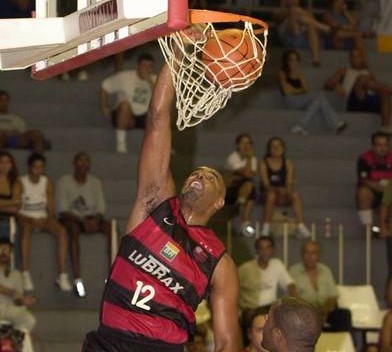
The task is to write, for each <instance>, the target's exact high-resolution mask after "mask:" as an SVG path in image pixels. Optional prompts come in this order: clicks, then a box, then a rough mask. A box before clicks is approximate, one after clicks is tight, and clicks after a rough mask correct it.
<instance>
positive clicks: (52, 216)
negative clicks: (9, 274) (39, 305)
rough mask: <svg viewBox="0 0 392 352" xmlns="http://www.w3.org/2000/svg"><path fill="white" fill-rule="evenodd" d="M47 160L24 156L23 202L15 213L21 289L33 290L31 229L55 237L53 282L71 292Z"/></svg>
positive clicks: (64, 241)
mask: <svg viewBox="0 0 392 352" xmlns="http://www.w3.org/2000/svg"><path fill="white" fill-rule="evenodd" d="M45 164H46V159H45V157H44V156H42V155H41V154H37V153H33V154H31V155H30V156H29V158H28V159H27V166H28V173H27V175H24V176H21V177H20V182H21V184H22V205H21V207H20V210H19V213H18V224H19V227H20V236H21V238H20V242H21V254H22V270H23V272H22V275H23V282H24V289H25V290H26V291H33V290H34V284H33V279H32V277H31V274H30V249H31V236H32V234H33V232H37V231H44V232H49V233H50V234H53V235H54V236H56V238H57V265H58V272H59V274H58V277H57V279H56V284H57V285H58V286H59V288H60V289H61V290H62V291H71V290H72V286H71V284H70V283H69V278H68V274H67V273H66V269H65V268H66V261H67V250H68V248H67V247H68V239H67V233H66V231H65V228H64V226H63V225H61V224H60V223H59V222H58V221H57V220H56V210H55V201H54V190H53V184H52V181H51V180H50V178H49V177H48V176H46V175H44V173H45Z"/></svg>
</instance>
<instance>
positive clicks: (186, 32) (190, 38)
mask: <svg viewBox="0 0 392 352" xmlns="http://www.w3.org/2000/svg"><path fill="white" fill-rule="evenodd" d="M205 28H206V25H205V24H202V23H199V24H193V25H192V26H190V27H188V28H185V29H183V30H182V31H181V37H182V38H183V40H184V42H185V44H191V43H195V42H202V41H205V40H207V35H206V33H205V32H204V30H205Z"/></svg>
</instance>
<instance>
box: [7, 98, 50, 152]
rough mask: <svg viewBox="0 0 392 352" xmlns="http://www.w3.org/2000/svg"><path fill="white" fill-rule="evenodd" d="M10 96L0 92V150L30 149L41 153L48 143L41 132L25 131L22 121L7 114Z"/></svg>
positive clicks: (18, 117) (11, 114)
mask: <svg viewBox="0 0 392 352" xmlns="http://www.w3.org/2000/svg"><path fill="white" fill-rule="evenodd" d="M9 102H10V95H9V94H8V93H7V92H6V91H4V90H0V148H16V149H31V150H33V151H36V152H42V151H43V150H44V149H48V148H49V142H47V141H46V140H45V138H44V135H43V134H42V132H41V131H38V130H26V124H25V122H24V121H23V119H22V118H21V117H20V116H18V115H16V114H13V113H10V112H9Z"/></svg>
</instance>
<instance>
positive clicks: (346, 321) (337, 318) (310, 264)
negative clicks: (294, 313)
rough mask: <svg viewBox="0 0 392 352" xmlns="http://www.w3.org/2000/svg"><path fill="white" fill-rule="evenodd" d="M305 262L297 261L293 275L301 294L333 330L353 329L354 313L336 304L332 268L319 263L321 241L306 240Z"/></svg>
mask: <svg viewBox="0 0 392 352" xmlns="http://www.w3.org/2000/svg"><path fill="white" fill-rule="evenodd" d="M301 254H302V262H301V263H297V264H294V265H293V266H292V267H291V268H290V269H289V273H290V276H291V277H292V278H293V280H294V282H295V286H296V287H297V292H298V296H299V297H300V298H302V299H303V300H305V301H307V302H309V303H311V304H312V305H313V306H314V307H316V308H317V309H318V310H319V312H320V314H321V316H322V317H323V320H324V322H326V323H327V324H328V330H330V331H349V332H350V331H351V329H352V326H351V313H350V311H349V310H348V309H341V308H338V307H337V298H338V291H337V288H336V283H335V280H334V278H333V275H332V272H331V270H330V269H329V268H328V267H327V266H326V265H325V264H323V263H320V245H319V244H318V243H317V242H315V241H310V240H309V241H306V242H305V243H304V244H303V245H302V253H301Z"/></svg>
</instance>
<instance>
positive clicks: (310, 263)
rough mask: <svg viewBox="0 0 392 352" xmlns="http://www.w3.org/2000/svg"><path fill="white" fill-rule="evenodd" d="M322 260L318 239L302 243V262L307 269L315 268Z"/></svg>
mask: <svg viewBox="0 0 392 352" xmlns="http://www.w3.org/2000/svg"><path fill="white" fill-rule="evenodd" d="M319 260H320V245H319V244H318V243H317V242H316V241H312V240H309V241H305V242H304V244H303V245H302V263H303V265H304V267H305V268H306V269H314V268H316V266H317V263H318V261H319Z"/></svg>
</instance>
